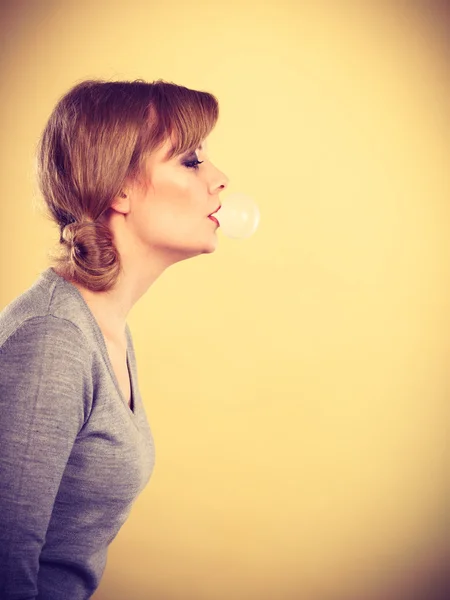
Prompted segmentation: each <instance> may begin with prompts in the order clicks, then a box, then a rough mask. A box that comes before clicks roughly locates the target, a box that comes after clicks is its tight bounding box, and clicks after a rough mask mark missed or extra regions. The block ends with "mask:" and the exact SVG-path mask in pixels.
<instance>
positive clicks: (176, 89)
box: [151, 80, 219, 160]
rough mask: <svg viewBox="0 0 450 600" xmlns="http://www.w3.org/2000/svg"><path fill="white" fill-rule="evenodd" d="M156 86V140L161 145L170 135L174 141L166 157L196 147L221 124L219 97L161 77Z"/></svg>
mask: <svg viewBox="0 0 450 600" xmlns="http://www.w3.org/2000/svg"><path fill="white" fill-rule="evenodd" d="M153 86H154V88H153V94H152V100H151V112H152V113H154V117H155V119H152V120H153V124H152V125H153V127H152V129H153V135H152V138H153V142H154V143H155V142H156V146H160V145H161V144H163V143H164V141H165V140H167V139H168V138H170V139H171V141H172V146H171V148H170V150H169V151H168V153H167V155H166V156H165V160H170V159H171V158H174V157H175V156H179V155H180V154H184V153H187V152H192V151H194V150H196V149H197V148H198V147H199V146H200V144H201V143H202V141H203V140H204V139H205V138H206V137H208V135H209V134H210V133H211V131H212V130H213V129H214V127H215V125H216V123H217V120H218V118H219V103H218V100H217V98H216V97H215V96H214V95H213V94H210V93H208V92H199V91H196V90H191V89H188V88H185V87H182V86H177V85H174V84H170V83H166V82H163V81H161V80H158V81H157V82H155V83H154V84H153Z"/></svg>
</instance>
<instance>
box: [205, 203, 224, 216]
mask: <svg viewBox="0 0 450 600" xmlns="http://www.w3.org/2000/svg"><path fill="white" fill-rule="evenodd" d="M221 206H222V205H221V204H219V206H218V207H217V208H216V210H215V211H214V212H212V213H211V214H210V215H208V216H209V217H210V216H211V215H214V214H215V213H216V212H217V211H218V210H219V209H220V208H221Z"/></svg>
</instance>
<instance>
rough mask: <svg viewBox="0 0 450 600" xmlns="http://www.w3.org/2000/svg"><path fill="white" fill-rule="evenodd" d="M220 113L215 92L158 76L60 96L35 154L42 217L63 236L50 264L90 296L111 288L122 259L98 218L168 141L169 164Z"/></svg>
mask: <svg viewBox="0 0 450 600" xmlns="http://www.w3.org/2000/svg"><path fill="white" fill-rule="evenodd" d="M218 116H219V104H218V101H217V98H216V97H215V96H213V95H212V94H210V93H208V92H201V91H196V90H191V89H189V88H186V87H183V86H179V85H176V84H174V83H168V82H165V81H163V80H161V79H159V80H157V81H155V82H152V83H148V82H145V81H143V80H141V79H138V80H135V81H115V82H111V81H104V80H87V81H83V82H81V83H78V84H77V85H75V86H74V87H73V88H71V89H70V90H69V92H67V93H66V94H65V95H64V96H62V97H61V98H60V100H59V101H58V103H57V104H56V106H55V108H54V110H53V112H52V113H51V115H50V118H49V119H48V122H47V124H46V126H45V128H44V131H43V132H42V135H41V137H40V139H39V141H38V144H37V149H36V176H37V184H38V188H39V192H40V194H41V195H42V198H43V200H44V207H45V214H46V216H47V217H48V218H50V219H51V220H52V221H54V222H55V223H56V224H57V225H58V226H59V228H60V231H61V236H60V241H59V247H58V249H57V251H56V252H55V253H53V254H50V255H49V259H50V261H51V266H53V267H55V268H56V269H57V270H58V272H59V273H61V274H62V275H63V276H64V277H66V278H67V279H69V280H72V281H75V282H78V283H80V284H82V285H84V286H85V287H87V288H88V289H90V290H92V291H107V290H109V289H111V288H112V287H114V285H115V283H116V281H117V278H118V276H119V273H120V269H121V263H120V256H119V253H118V251H117V249H116V247H115V246H114V242H113V237H112V234H111V231H110V230H109V228H108V226H107V225H106V223H105V222H102V221H100V217H101V216H102V215H104V213H105V212H106V211H107V210H108V208H109V207H110V205H111V203H112V201H113V199H114V198H115V197H116V196H118V195H119V194H120V192H121V189H122V187H123V185H124V184H125V181H126V180H131V181H133V180H137V179H139V178H140V176H141V175H142V174H143V169H144V164H145V159H146V158H147V157H148V155H149V154H151V153H152V152H155V151H156V150H158V149H159V148H160V147H161V146H162V145H163V144H164V142H165V141H166V140H167V139H169V138H170V139H171V140H172V141H173V147H172V149H171V150H170V152H169V155H168V157H167V158H168V159H171V158H173V157H175V156H178V155H180V154H183V153H185V152H189V151H192V150H195V149H196V148H198V146H199V145H200V143H201V142H202V141H203V140H204V139H205V138H206V137H207V136H208V135H209V133H210V132H211V131H212V129H213V128H214V127H215V125H216V122H217V120H218Z"/></svg>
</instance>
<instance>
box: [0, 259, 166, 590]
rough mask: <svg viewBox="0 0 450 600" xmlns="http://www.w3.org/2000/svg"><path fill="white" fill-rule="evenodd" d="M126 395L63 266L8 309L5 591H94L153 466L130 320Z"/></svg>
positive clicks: (4, 315)
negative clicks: (128, 399) (63, 274)
mask: <svg viewBox="0 0 450 600" xmlns="http://www.w3.org/2000/svg"><path fill="white" fill-rule="evenodd" d="M126 335H127V341H128V349H127V362H128V370H129V374H130V381H131V389H132V405H131V408H130V407H129V406H128V403H127V402H125V399H124V398H123V394H122V393H121V391H120V388H119V385H118V382H117V379H116V376H115V374H114V370H113V368H112V365H111V362H110V359H109V355H108V351H107V348H106V344H105V339H104V337H103V334H102V332H101V330H100V328H99V326H98V324H97V321H96V320H95V318H94V316H93V314H92V312H91V310H90V309H89V307H88V305H87V304H86V302H85V300H84V298H83V297H82V295H81V294H80V292H79V290H78V289H77V288H76V287H75V286H74V285H72V284H71V283H69V282H68V281H66V280H65V279H63V278H62V277H60V276H59V275H58V274H57V273H56V272H55V271H54V270H53V269H52V268H48V269H47V270H46V271H44V272H43V273H41V275H40V276H39V278H38V279H37V280H36V282H35V283H34V284H33V285H32V286H31V287H30V288H29V289H28V290H27V291H25V292H24V293H23V294H21V295H20V296H19V297H17V298H16V299H15V300H13V301H12V302H11V303H10V304H9V305H8V306H6V308H4V309H3V311H2V312H1V313H0V441H1V444H0V598H1V599H2V600H30V599H35V598H39V600H67V599H69V598H70V600H86V599H87V598H90V597H91V596H92V594H93V593H94V591H95V589H96V588H97V587H98V585H99V582H100V578H101V575H102V573H103V571H104V568H105V563H106V553H107V546H108V545H109V544H110V543H111V541H112V540H113V539H114V537H115V536H116V535H117V533H118V531H119V529H120V527H121V526H122V524H123V523H124V521H125V520H126V518H127V516H128V514H129V512H130V510H131V506H132V503H133V502H134V500H135V499H136V497H137V496H138V494H139V493H140V492H141V491H142V489H143V488H144V486H145V485H146V483H147V482H148V480H149V478H150V475H151V473H152V470H153V466H154V460H155V457H154V446H153V438H152V433H151V431H150V427H149V425H148V422H147V418H146V415H145V411H144V407H143V405H142V401H141V397H140V394H139V386H138V377H137V369H136V359H135V354H134V348H133V341H132V337H131V332H130V330H129V327H128V325H127V326H126Z"/></svg>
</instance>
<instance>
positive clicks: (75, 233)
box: [61, 219, 120, 291]
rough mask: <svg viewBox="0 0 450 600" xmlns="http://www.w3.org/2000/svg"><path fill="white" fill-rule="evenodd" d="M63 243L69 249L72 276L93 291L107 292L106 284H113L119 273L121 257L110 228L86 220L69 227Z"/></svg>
mask: <svg viewBox="0 0 450 600" xmlns="http://www.w3.org/2000/svg"><path fill="white" fill-rule="evenodd" d="M61 242H62V243H63V245H64V246H65V247H66V252H67V253H68V254H67V257H68V259H69V262H70V265H71V266H70V272H71V273H72V274H73V275H75V276H76V280H77V281H79V282H80V283H82V284H89V286H90V288H91V289H93V290H97V285H98V290H99V291H100V290H102V289H104V285H105V282H107V283H108V284H109V283H112V282H113V281H115V280H116V278H117V276H118V273H119V271H120V257H119V254H118V251H117V249H116V246H115V244H114V238H113V235H112V233H111V230H110V229H109V227H108V226H107V225H106V224H104V223H100V222H99V221H93V220H91V219H83V220H82V221H75V222H73V223H68V224H67V225H66V226H65V227H63V229H62V231H61Z"/></svg>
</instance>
